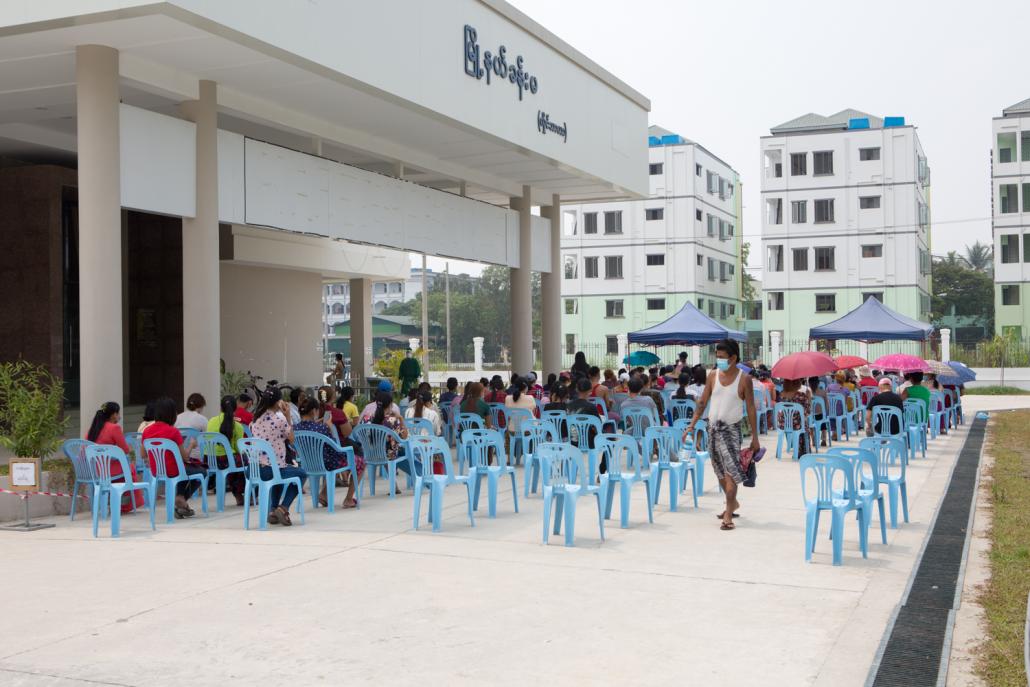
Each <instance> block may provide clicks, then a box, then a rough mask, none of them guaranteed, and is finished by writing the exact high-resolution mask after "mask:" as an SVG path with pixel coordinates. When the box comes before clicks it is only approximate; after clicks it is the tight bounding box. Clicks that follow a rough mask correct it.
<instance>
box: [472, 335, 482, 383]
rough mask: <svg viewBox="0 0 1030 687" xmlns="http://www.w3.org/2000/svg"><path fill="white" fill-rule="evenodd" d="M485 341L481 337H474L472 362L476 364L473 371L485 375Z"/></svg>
mask: <svg viewBox="0 0 1030 687" xmlns="http://www.w3.org/2000/svg"><path fill="white" fill-rule="evenodd" d="M483 341H484V339H483V337H481V336H473V337H472V356H473V357H472V360H473V361H474V363H475V365H474V366H473V368H472V369H473V370H474V371H475V372H476V373H477V374H482V373H483Z"/></svg>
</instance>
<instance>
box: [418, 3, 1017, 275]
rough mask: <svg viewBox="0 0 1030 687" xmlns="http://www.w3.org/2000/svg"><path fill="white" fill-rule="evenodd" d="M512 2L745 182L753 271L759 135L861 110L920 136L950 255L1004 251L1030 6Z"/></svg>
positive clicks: (940, 240)
mask: <svg viewBox="0 0 1030 687" xmlns="http://www.w3.org/2000/svg"><path fill="white" fill-rule="evenodd" d="M509 1H510V2H511V3H512V4H513V5H515V6H516V7H518V8H519V9H520V10H522V11H523V12H525V13H526V14H528V15H529V16H530V17H532V18H533V19H535V20H536V21H538V22H540V23H541V24H543V25H544V26H545V27H547V28H548V29H550V30H551V31H553V32H554V33H555V34H557V35H558V36H560V37H561V38H563V39H564V40H566V41H567V42H568V43H570V44H572V45H573V46H575V47H576V48H577V49H579V50H580V51H581V52H583V53H584V54H585V55H587V56H588V57H590V58H591V59H593V60H594V61H596V62H597V63H599V64H600V65H601V66H602V67H604V68H605V69H607V70H608V71H610V72H612V73H613V74H615V75H616V76H618V77H619V78H620V79H622V80H623V81H625V82H626V83H628V84H629V85H630V86H632V87H633V88H635V89H636V90H638V91H640V92H641V93H643V94H644V95H645V96H647V97H648V98H650V99H651V115H650V122H651V123H652V124H658V125H660V126H663V127H665V128H667V129H669V130H671V131H675V132H676V133H679V134H680V135H682V136H685V137H687V138H691V139H694V140H696V141H698V142H699V143H701V144H702V145H704V146H705V147H706V148H708V149H709V150H711V151H712V152H714V153H715V154H716V155H718V156H719V157H721V158H722V159H723V160H726V161H727V162H728V163H729V164H731V165H732V166H733V167H734V168H735V169H736V170H737V171H738V172H739V173H740V175H741V179H742V182H743V185H744V189H743V191H744V198H743V202H744V235H745V239H746V240H749V241H751V243H752V246H753V249H752V251H751V255H752V256H753V257H752V260H751V262H752V264H755V263H756V260H755V257H757V256H760V255H761V251H760V250H757V247H758V244H759V243H760V241H761V227H762V225H761V217H760V215H759V205H760V204H759V170H760V159H759V137H760V136H763V135H768V134H769V128H770V127H771V126H774V125H776V124H779V123H781V122H784V121H787V120H788V119H792V118H794V117H797V116H799V115H802V114H805V113H806V112H816V113H819V114H824V115H825V114H831V113H834V112H837V111H839V110H842V109H844V108H846V107H853V108H855V109H858V110H863V111H865V112H869V113H870V114H874V115H877V116H884V115H900V116H903V117H905V118H906V123H908V124H914V125H915V126H916V127H917V129H918V133H919V138H920V140H921V142H922V144H923V149H924V151H925V152H926V156H927V159H928V160H929V163H930V168H931V172H932V187H931V201H930V203H931V209H932V219H933V226H932V239H931V240H932V246H931V248H932V251H933V253H934V254H936V255H942V254H944V253H946V252H947V251H949V250H958V251H961V250H962V249H963V247H964V246H965V245H967V244H971V243H973V241H975V240H977V239H979V240H981V241H984V242H990V240H991V229H990V227H991V225H990V202H991V198H990V159H989V155H990V149H991V118H992V117H995V116H1000V115H1001V110H1002V109H1003V108H1005V107H1007V106H1009V105H1011V104H1013V103H1016V102H1019V101H1021V100H1024V99H1026V98H1030V78H1027V77H1028V76H1030V60H1028V58H1027V55H1028V53H1027V42H1026V40H1025V34H1024V31H1025V27H1026V26H1028V25H1030V1H1028V0H1021V1H1020V0H996V1H991V0H987V1H981V2H953V1H951V0H944V1H937V2H929V1H913V0H900V1H899V0H893V1H890V2H881V1H878V0H866V1H865V2H860V3H856V2H849V3H845V2H838V1H835V0H821V1H816V0H811V1H805V0H778V1H776V2H772V1H765V0H734V1H733V2H725V1H721V2H720V1H711V0H709V1H707V2H698V1H695V0H689V1H687V0H635V1H633V2H628V1H626V0H561V1H560V2H555V1H554V0H509ZM431 262H432V263H436V262H437V261H435V260H431ZM433 266H435V264H434V265H433Z"/></svg>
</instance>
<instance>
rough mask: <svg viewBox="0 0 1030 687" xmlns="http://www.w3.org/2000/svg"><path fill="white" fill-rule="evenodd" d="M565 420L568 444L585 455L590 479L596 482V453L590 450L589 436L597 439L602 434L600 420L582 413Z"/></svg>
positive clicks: (574, 414) (602, 429)
mask: <svg viewBox="0 0 1030 687" xmlns="http://www.w3.org/2000/svg"><path fill="white" fill-rule="evenodd" d="M566 420H567V422H568V425H569V443H571V444H573V445H574V446H577V447H578V448H579V450H580V451H582V452H583V453H585V454H586V456H587V465H588V466H589V468H588V469H589V470H590V474H591V479H592V480H595V481H596V478H597V452H596V450H595V449H592V448H590V441H589V437H590V435H591V434H593V435H594V436H595V437H597V436H598V435H599V434H601V433H602V432H604V427H603V426H602V425H601V420H600V418H597V417H595V416H593V415H584V414H582V413H573V414H572V415H569V416H568V417H567V418H566ZM591 483H593V482H591Z"/></svg>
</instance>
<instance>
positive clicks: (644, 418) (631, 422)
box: [622, 408, 661, 444]
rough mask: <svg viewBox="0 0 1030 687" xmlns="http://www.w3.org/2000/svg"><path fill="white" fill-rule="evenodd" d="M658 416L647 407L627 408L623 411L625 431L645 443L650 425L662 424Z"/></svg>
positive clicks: (640, 442) (639, 442)
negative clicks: (645, 435)
mask: <svg viewBox="0 0 1030 687" xmlns="http://www.w3.org/2000/svg"><path fill="white" fill-rule="evenodd" d="M660 424H661V423H660V422H659V421H658V418H657V417H656V416H655V415H654V413H653V412H651V411H650V410H649V409H647V408H625V409H624V410H623V412H622V427H623V433H624V434H628V435H630V436H631V437H633V438H634V439H636V441H637V443H638V444H643V441H644V433H645V432H646V431H647V428H648V427H655V426H660Z"/></svg>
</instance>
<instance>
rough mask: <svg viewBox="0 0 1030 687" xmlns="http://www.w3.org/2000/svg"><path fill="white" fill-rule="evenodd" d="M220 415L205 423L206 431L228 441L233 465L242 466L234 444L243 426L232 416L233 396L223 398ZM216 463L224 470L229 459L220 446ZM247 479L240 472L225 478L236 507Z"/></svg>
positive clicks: (234, 405) (216, 449) (239, 504)
mask: <svg viewBox="0 0 1030 687" xmlns="http://www.w3.org/2000/svg"><path fill="white" fill-rule="evenodd" d="M221 411H222V412H221V413H219V414H218V415H215V416H214V417H212V418H211V419H210V420H208V421H207V431H209V432H219V433H220V434H221V435H222V436H224V437H225V438H226V439H228V440H229V445H230V447H231V448H232V452H233V454H234V455H233V456H232V460H233V464H234V465H243V462H242V460H241V459H240V458H239V457H238V456H239V450H238V449H237V448H236V442H238V441H239V440H240V439H242V438H243V436H244V433H243V424H242V423H241V422H240V421H239V420H237V419H236V418H235V417H234V416H233V415H234V413H235V412H236V397H235V396H232V395H230V396H223V397H222V402H221ZM215 455H216V461H217V462H218V467H219V468H221V469H223V470H224V469H225V468H226V467H227V466H228V465H229V459H228V458H227V457H226V456H225V449H223V448H222V447H221V446H220V445H217V444H216V445H215ZM246 481H247V478H246V476H245V475H244V474H243V473H242V472H233V473H230V474H229V475H228V476H227V477H226V482H225V484H226V487H228V489H229V490H230V491H232V495H233V496H235V497H236V505H237V506H242V505H243V488H244V485H245V484H246Z"/></svg>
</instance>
